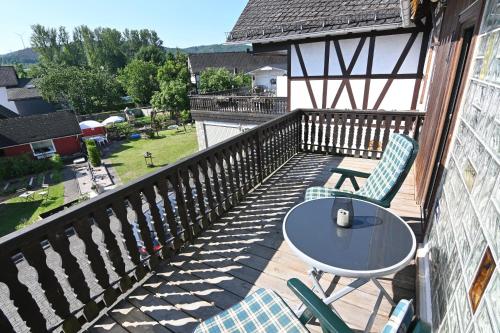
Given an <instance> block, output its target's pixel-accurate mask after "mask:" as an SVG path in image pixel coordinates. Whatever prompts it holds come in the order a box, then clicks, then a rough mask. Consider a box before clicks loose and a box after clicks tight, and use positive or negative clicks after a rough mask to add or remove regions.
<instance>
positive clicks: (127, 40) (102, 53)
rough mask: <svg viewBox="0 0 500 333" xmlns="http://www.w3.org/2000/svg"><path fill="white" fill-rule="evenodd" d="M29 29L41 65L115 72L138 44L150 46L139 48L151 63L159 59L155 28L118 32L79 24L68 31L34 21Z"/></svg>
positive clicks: (159, 48) (131, 55)
mask: <svg viewBox="0 0 500 333" xmlns="http://www.w3.org/2000/svg"><path fill="white" fill-rule="evenodd" d="M32 30H33V32H32V35H31V45H32V47H33V48H34V50H35V51H36V52H37V53H38V54H39V55H40V64H43V65H45V66H61V65H62V66H78V67H92V68H95V69H105V70H108V71H110V72H111V73H116V72H117V71H118V69H120V68H123V67H124V66H125V65H126V64H127V63H128V62H129V61H130V60H131V59H133V58H134V57H135V55H136V54H137V53H138V52H139V50H140V49H141V48H142V47H150V46H151V49H148V50H144V51H142V52H143V53H146V54H143V55H142V56H141V57H143V58H145V57H149V58H151V60H153V61H154V62H156V61H161V53H160V51H163V49H162V47H161V45H162V43H163V42H162V41H161V39H160V38H159V37H158V35H157V34H156V32H155V31H152V30H148V29H142V30H125V31H124V32H123V33H121V32H120V31H118V30H116V29H112V28H102V27H99V28H96V29H93V30H92V29H90V28H89V27H88V26H86V25H81V26H78V27H76V28H75V29H74V30H73V34H71V33H68V32H67V31H66V28H64V27H59V28H57V29H56V28H47V27H44V26H42V25H40V24H36V25H33V26H32ZM153 47H154V48H153ZM158 57H160V58H158ZM141 59H142V58H141ZM146 60H148V59H146Z"/></svg>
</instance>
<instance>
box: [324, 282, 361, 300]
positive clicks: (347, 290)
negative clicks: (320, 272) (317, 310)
mask: <svg viewBox="0 0 500 333" xmlns="http://www.w3.org/2000/svg"><path fill="white" fill-rule="evenodd" d="M369 281H370V280H368V279H362V278H359V279H356V280H354V281H352V282H351V283H349V285H347V286H346V287H344V288H342V289H340V290H339V291H337V292H336V293H334V294H331V295H330V296H329V297H326V298H325V299H323V302H325V304H330V303H333V302H335V301H336V300H338V299H340V298H342V297H344V296H345V295H347V294H349V293H351V292H353V291H354V290H356V289H358V288H359V287H361V286H363V285H365V284H367V283H368V282H369Z"/></svg>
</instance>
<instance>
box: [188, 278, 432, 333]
mask: <svg viewBox="0 0 500 333" xmlns="http://www.w3.org/2000/svg"><path fill="white" fill-rule="evenodd" d="M288 287H289V288H290V289H291V290H292V291H293V292H294V294H295V295H297V297H298V298H299V299H300V301H301V302H302V303H304V305H305V306H306V310H305V311H304V313H303V314H302V315H301V316H300V317H296V315H295V314H294V312H293V311H292V310H291V309H290V308H289V307H288V305H287V304H286V303H285V302H284V301H283V299H281V297H279V296H278V295H277V294H276V293H275V292H273V291H272V290H268V289H259V290H257V291H256V292H255V293H253V294H251V295H249V296H247V297H246V298H245V299H244V300H242V301H241V302H240V303H238V304H236V305H234V306H232V307H231V308H229V309H227V310H225V311H223V312H221V313H219V314H218V315H216V316H214V317H212V318H209V319H207V320H205V321H204V322H202V323H201V324H199V325H198V327H197V328H196V329H195V330H194V333H246V332H280V333H302V332H304V333H306V332H309V331H308V330H307V328H306V326H305V325H306V324H307V323H308V322H310V321H311V320H313V319H314V318H316V319H317V320H318V321H319V324H320V325H321V328H322V330H323V332H325V333H353V331H352V330H351V329H350V328H349V326H347V325H346V323H344V321H342V319H340V318H339V317H338V316H337V315H336V314H335V313H334V312H333V310H332V309H331V308H330V307H329V306H327V305H326V304H325V303H323V301H322V300H321V299H320V298H319V297H318V296H317V295H316V294H315V293H314V292H313V291H312V290H311V289H309V288H307V287H306V286H305V285H304V284H303V283H302V282H301V281H300V280H298V279H295V278H293V279H290V280H288ZM400 304H402V305H405V304H411V302H410V301H406V300H401V301H400ZM400 304H398V306H396V308H395V309H394V311H393V314H392V316H391V319H390V320H389V322H388V323H387V325H386V326H384V329H383V330H382V332H383V333H385V332H398V330H399V327H400V326H399V325H404V326H402V327H404V328H405V329H406V332H410V333H428V332H430V327H429V326H428V325H426V324H425V323H423V322H421V321H419V320H417V319H413V308H411V310H410V311H404V313H403V311H399V312H398V309H402V307H400ZM393 317H395V318H396V320H393ZM398 318H399V319H400V320H399V323H397V322H398ZM393 324H395V325H393Z"/></svg>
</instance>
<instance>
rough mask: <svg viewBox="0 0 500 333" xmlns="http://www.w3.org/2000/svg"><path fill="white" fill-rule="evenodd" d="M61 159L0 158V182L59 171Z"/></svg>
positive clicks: (56, 156) (57, 157)
mask: <svg viewBox="0 0 500 333" xmlns="http://www.w3.org/2000/svg"><path fill="white" fill-rule="evenodd" d="M62 166H63V162H62V159H61V157H60V156H59V155H57V154H56V155H54V156H53V157H52V158H49V159H43V160H35V159H33V157H32V156H31V155H30V154H24V155H19V156H13V157H2V158H0V180H7V179H12V178H18V177H23V176H27V175H30V174H34V173H40V172H44V171H47V170H52V169H61V168H62Z"/></svg>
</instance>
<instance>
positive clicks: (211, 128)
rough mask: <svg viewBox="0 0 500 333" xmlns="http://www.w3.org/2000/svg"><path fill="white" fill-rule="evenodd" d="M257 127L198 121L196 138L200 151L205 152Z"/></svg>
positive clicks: (236, 123) (237, 123)
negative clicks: (206, 149)
mask: <svg viewBox="0 0 500 333" xmlns="http://www.w3.org/2000/svg"><path fill="white" fill-rule="evenodd" d="M255 126H257V125H255V124H241V123H239V122H234V123H232V122H231V123H230V122H218V121H197V122H196V136H197V139H198V149H199V150H203V149H205V148H208V147H210V146H213V145H215V144H217V143H219V142H222V141H224V140H227V139H229V138H231V137H233V136H235V135H238V134H240V133H242V132H244V131H245V130H247V129H251V128H254V127H255ZM207 141H208V142H207Z"/></svg>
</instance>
